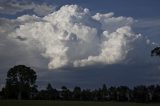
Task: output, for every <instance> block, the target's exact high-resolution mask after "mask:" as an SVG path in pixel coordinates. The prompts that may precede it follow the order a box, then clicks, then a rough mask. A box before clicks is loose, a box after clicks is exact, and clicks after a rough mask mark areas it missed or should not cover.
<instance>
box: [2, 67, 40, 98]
mask: <svg viewBox="0 0 160 106" xmlns="http://www.w3.org/2000/svg"><path fill="white" fill-rule="evenodd" d="M36 79H37V75H36V72H35V71H34V70H33V69H31V68H30V67H26V66H25V65H18V66H14V67H13V68H11V69H10V70H9V71H8V73H7V79H6V86H5V93H6V94H5V95H6V96H7V98H12V99H29V98H30V95H31V93H32V90H33V88H35V87H36V86H35V82H36Z"/></svg>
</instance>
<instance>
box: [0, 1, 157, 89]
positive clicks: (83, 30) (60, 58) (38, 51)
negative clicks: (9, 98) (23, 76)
mask: <svg viewBox="0 0 160 106" xmlns="http://www.w3.org/2000/svg"><path fill="white" fill-rule="evenodd" d="M159 5H160V1H158V0H92V1H91V0H1V1H0V88H2V87H3V86H4V85H5V79H6V73H7V71H8V70H9V69H10V68H11V67H13V66H15V65H19V64H24V65H26V66H29V67H31V68H33V69H34V70H35V71H36V72H37V75H38V79H37V85H39V88H45V86H46V85H47V84H48V83H51V84H52V85H53V87H55V88H60V87H61V86H63V85H66V86H67V87H68V88H73V87H74V86H81V87H83V88H98V87H101V86H102V84H106V85H107V86H119V85H126V86H130V87H133V86H135V85H140V84H143V85H150V84H159V83H160V64H159V63H160V58H159V57H151V54H150V51H151V50H152V49H153V48H154V47H156V46H159V42H160V36H159V35H160V32H159V30H160V13H159V12H158V10H160V7H159Z"/></svg>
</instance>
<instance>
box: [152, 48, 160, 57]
mask: <svg viewBox="0 0 160 106" xmlns="http://www.w3.org/2000/svg"><path fill="white" fill-rule="evenodd" d="M151 56H160V47H155V48H154V49H153V50H152V51H151Z"/></svg>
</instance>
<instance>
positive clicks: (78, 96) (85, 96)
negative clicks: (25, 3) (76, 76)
mask: <svg viewBox="0 0 160 106" xmlns="http://www.w3.org/2000/svg"><path fill="white" fill-rule="evenodd" d="M151 56H160V47H156V48H154V49H153V50H152V51H151ZM36 79H37V75H36V72H35V71H34V70H33V69H31V68H30V67H27V66H25V65H17V66H14V67H13V68H11V69H9V71H8V73H7V78H6V84H5V86H4V87H3V88H2V90H1V91H0V99H17V100H21V99H24V100H72V101H124V102H160V85H150V86H145V85H139V86H135V87H134V88H132V89H131V88H129V87H127V86H118V87H113V86H112V87H107V86H106V85H105V84H104V85H103V86H102V87H101V88H99V89H94V90H93V89H82V88H81V87H75V88H74V89H73V90H70V89H68V88H67V87H66V86H62V87H61V89H56V88H53V87H52V85H51V84H48V85H47V86H46V89H43V90H38V86H37V85H36Z"/></svg>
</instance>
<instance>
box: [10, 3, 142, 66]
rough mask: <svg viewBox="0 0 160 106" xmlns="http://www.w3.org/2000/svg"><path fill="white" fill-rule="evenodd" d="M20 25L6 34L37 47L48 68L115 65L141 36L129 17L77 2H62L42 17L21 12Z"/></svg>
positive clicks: (28, 45)
mask: <svg viewBox="0 0 160 106" xmlns="http://www.w3.org/2000/svg"><path fill="white" fill-rule="evenodd" d="M16 21H18V22H23V24H22V25H20V26H19V27H17V28H16V30H15V31H14V32H13V33H11V34H10V35H9V36H10V37H11V38H16V41H17V42H19V43H21V44H24V45H26V46H27V47H28V48H31V49H33V48H34V49H36V48H38V50H39V51H40V52H41V54H42V56H44V57H45V58H47V59H49V64H48V68H49V69H57V68H63V67H67V66H69V67H83V66H90V65H96V64H115V63H119V62H122V61H123V60H125V59H126V57H127V55H128V53H129V52H130V51H131V50H132V48H133V45H132V44H133V42H135V41H136V40H137V39H139V38H141V37H142V36H141V35H140V34H135V33H134V32H133V31H132V28H131V26H132V23H133V22H134V20H133V19H132V18H131V17H122V16H120V17H114V14H113V13H106V14H101V13H97V14H96V15H94V16H92V15H91V13H90V11H89V9H86V8H85V9H83V8H81V7H79V6H77V5H65V6H62V7H61V8H60V9H59V10H57V11H55V12H53V13H51V14H49V15H47V16H45V17H37V16H35V15H34V16H29V15H24V16H21V17H18V18H17V19H16Z"/></svg>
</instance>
